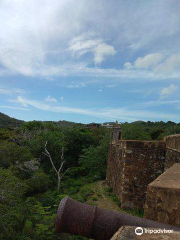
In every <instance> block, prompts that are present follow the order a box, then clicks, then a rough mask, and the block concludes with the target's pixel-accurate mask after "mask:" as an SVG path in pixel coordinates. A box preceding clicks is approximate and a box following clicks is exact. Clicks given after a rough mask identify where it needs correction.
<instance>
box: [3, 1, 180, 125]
mask: <svg viewBox="0 0 180 240" xmlns="http://www.w3.org/2000/svg"><path fill="white" fill-rule="evenodd" d="M179 13H180V1H179V0H158V1H156V0H146V1H144V0H143V1H142V0H138V1H136V0H132V1H130V0H129V1H125V0H91V1H89V0H51V1H49V0H38V1H37V0H1V1H0V112H3V113H5V114H8V115H10V116H12V117H15V118H18V119H23V120H28V121H29V120H68V121H75V122H82V123H88V122H105V121H115V120H118V121H120V122H125V121H128V122H132V121H136V120H144V121H147V120H150V121H160V120H164V121H169V120H170V121H175V122H180V94H179V93H180V14H179Z"/></svg>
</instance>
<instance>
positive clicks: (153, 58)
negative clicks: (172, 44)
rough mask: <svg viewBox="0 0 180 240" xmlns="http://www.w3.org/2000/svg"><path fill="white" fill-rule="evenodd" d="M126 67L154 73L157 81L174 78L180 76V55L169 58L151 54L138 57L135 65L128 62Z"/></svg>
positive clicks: (160, 54)
mask: <svg viewBox="0 0 180 240" xmlns="http://www.w3.org/2000/svg"><path fill="white" fill-rule="evenodd" d="M124 67H125V68H126V69H128V70H139V69H140V70H144V71H146V72H152V73H153V74H154V76H155V78H156V79H158V78H159V79H162V78H164V79H165V78H174V77H175V76H176V77H177V76H180V53H177V54H171V55H168V56H167V55H163V54H162V53H151V54H148V55H145V56H144V57H138V58H137V59H136V60H135V61H134V62H133V63H130V62H126V63H125V64H124ZM135 72H136V71H135ZM176 77H175V78H176Z"/></svg>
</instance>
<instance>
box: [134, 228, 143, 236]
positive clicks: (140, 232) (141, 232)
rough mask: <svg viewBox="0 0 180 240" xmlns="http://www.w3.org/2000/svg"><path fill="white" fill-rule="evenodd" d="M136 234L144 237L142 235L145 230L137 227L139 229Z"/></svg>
mask: <svg viewBox="0 0 180 240" xmlns="http://www.w3.org/2000/svg"><path fill="white" fill-rule="evenodd" d="M135 234H136V235H142V234H143V229H142V228H141V227H137V228H136V229H135Z"/></svg>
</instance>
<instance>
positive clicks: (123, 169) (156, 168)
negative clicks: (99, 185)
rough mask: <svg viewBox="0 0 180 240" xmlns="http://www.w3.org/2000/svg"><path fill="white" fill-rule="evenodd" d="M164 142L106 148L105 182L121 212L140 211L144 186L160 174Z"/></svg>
mask: <svg viewBox="0 0 180 240" xmlns="http://www.w3.org/2000/svg"><path fill="white" fill-rule="evenodd" d="M164 161H165V142H163V141H162V142H151V141H123V140H121V141H116V144H111V145H110V147H109V157H108V167H107V179H106V180H107V182H108V184H109V185H110V186H111V187H112V189H113V192H114V193H115V194H116V196H118V198H119V199H120V201H121V207H122V208H131V209H133V208H143V205H144V201H145V195H146V190H147V185H148V184H149V183H150V182H152V181H153V180H154V179H156V178H157V177H158V176H159V175H160V174H161V173H162V172H163V170H164Z"/></svg>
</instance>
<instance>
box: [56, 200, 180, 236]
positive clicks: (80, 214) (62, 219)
mask: <svg viewBox="0 0 180 240" xmlns="http://www.w3.org/2000/svg"><path fill="white" fill-rule="evenodd" d="M121 226H137V227H145V228H161V229H168V230H174V231H180V227H177V226H172V225H169V224H165V223H160V222H155V221H152V220H149V219H145V218H139V217H135V216H131V215H128V214H124V213H120V212H116V211H109V210H106V209H101V208H99V207H97V206H90V205H87V204H84V203H80V202H78V201H75V200H73V199H72V198H70V197H65V198H63V199H62V200H61V202H60V204H59V208H58V212H57V217H56V222H55V228H56V232H58V233H71V234H75V235H81V236H84V237H87V238H92V239H97V240H109V239H110V238H111V237H112V236H113V235H114V234H115V232H116V231H117V230H118V229H119V228H120V227H121Z"/></svg>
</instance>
